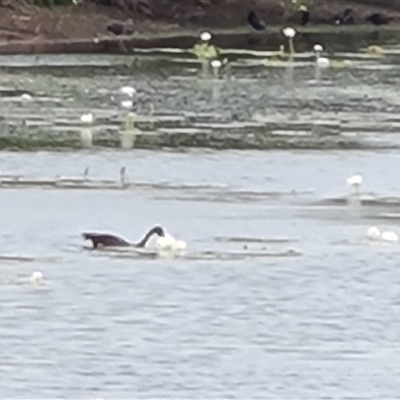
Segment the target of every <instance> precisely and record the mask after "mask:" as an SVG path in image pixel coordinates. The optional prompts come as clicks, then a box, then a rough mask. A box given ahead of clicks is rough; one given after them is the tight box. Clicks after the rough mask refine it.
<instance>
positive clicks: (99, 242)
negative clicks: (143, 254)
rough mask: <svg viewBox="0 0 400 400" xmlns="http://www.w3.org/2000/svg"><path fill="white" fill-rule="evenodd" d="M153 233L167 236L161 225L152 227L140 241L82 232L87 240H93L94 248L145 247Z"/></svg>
mask: <svg viewBox="0 0 400 400" xmlns="http://www.w3.org/2000/svg"><path fill="white" fill-rule="evenodd" d="M153 235H157V236H159V237H163V236H165V231H164V229H163V228H161V227H160V226H155V227H154V228H152V229H150V230H149V231H148V232H147V233H146V235H145V236H144V237H143V239H142V240H140V241H139V242H138V243H131V242H128V241H127V240H125V239H123V238H121V237H118V236H115V235H110V234H106V233H89V232H85V233H83V234H82V236H83V238H84V239H85V240H90V241H91V242H92V244H93V248H94V249H97V248H98V247H130V246H133V247H139V248H143V247H145V246H146V243H147V242H148V240H149V239H150V238H151V236H153Z"/></svg>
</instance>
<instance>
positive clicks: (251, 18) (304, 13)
mask: <svg viewBox="0 0 400 400" xmlns="http://www.w3.org/2000/svg"><path fill="white" fill-rule="evenodd" d="M298 13H299V22H300V25H302V26H306V25H307V24H308V23H309V22H310V12H309V11H308V10H307V9H305V8H304V9H300V10H299V12H298ZM392 19H393V18H390V17H385V16H383V15H382V14H379V13H374V14H372V15H370V16H368V17H367V18H366V21H367V22H370V23H372V24H374V25H386V24H388V23H389V22H390V21H391V20H392ZM247 22H248V23H249V25H250V26H251V27H252V28H253V29H255V30H256V31H263V30H264V29H265V28H266V26H267V24H266V23H265V21H263V20H262V19H260V18H259V16H258V15H257V14H256V13H255V11H253V10H252V11H250V12H249V14H248V15H247ZM332 22H333V23H334V24H335V25H352V24H354V23H355V18H354V12H353V10H352V9H351V8H347V9H346V10H344V11H343V13H341V14H337V15H336V16H335V17H334V19H333V21H332Z"/></svg>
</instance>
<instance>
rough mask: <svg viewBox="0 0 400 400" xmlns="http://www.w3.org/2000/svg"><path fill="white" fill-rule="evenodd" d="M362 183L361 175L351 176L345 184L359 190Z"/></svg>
mask: <svg viewBox="0 0 400 400" xmlns="http://www.w3.org/2000/svg"><path fill="white" fill-rule="evenodd" d="M362 182H363V177H362V176H361V175H352V176H350V177H349V178H347V184H348V185H349V186H351V187H356V188H359V187H360V186H361V184H362Z"/></svg>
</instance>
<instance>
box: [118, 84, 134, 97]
mask: <svg viewBox="0 0 400 400" xmlns="http://www.w3.org/2000/svg"><path fill="white" fill-rule="evenodd" d="M120 90H121V93H123V94H126V95H128V96H129V97H133V96H135V95H136V89H135V88H134V87H133V86H123V87H122V88H121V89H120Z"/></svg>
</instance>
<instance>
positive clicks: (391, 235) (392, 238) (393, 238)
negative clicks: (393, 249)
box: [381, 231, 399, 242]
mask: <svg viewBox="0 0 400 400" xmlns="http://www.w3.org/2000/svg"><path fill="white" fill-rule="evenodd" d="M381 239H382V240H383V241H384V242H398V241H399V237H398V236H397V234H396V233H395V232H393V231H383V232H382V233H381Z"/></svg>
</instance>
